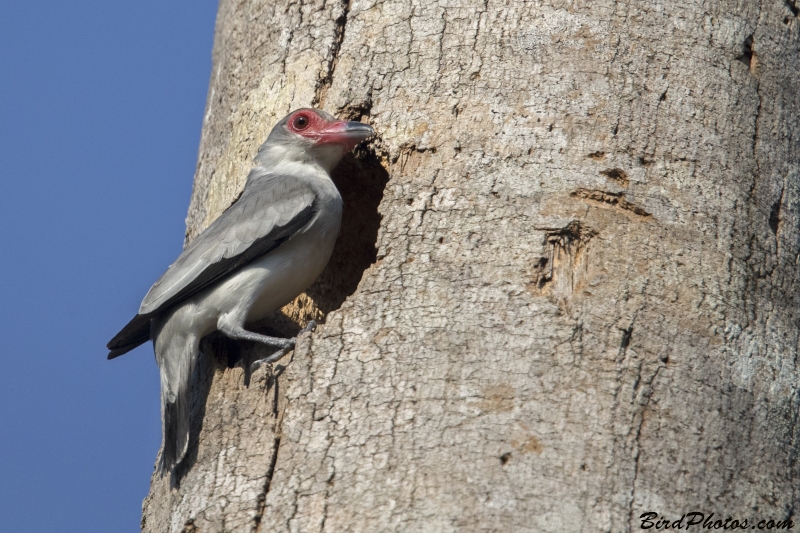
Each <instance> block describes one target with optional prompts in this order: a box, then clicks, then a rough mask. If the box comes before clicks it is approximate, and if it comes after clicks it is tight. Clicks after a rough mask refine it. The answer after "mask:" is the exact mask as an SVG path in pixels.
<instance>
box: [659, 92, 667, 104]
mask: <svg viewBox="0 0 800 533" xmlns="http://www.w3.org/2000/svg"><path fill="white" fill-rule="evenodd" d="M666 99H667V91H664V92H663V93H662V94H661V96H659V97H658V101H659V102H663V101H664V100H666Z"/></svg>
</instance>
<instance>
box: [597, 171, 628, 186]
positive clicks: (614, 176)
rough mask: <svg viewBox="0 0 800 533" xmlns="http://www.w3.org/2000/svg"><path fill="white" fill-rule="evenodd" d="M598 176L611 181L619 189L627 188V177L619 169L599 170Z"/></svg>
mask: <svg viewBox="0 0 800 533" xmlns="http://www.w3.org/2000/svg"><path fill="white" fill-rule="evenodd" d="M600 174H602V175H603V176H605V177H607V178H608V179H610V180H612V181H615V182H616V183H617V184H618V185H620V186H621V187H627V186H628V175H627V174H626V173H625V171H624V170H622V169H621V168H607V169H605V170H601V171H600Z"/></svg>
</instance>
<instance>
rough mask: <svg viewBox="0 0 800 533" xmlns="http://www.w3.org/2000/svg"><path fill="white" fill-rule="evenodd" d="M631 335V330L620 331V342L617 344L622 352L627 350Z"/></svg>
mask: <svg viewBox="0 0 800 533" xmlns="http://www.w3.org/2000/svg"><path fill="white" fill-rule="evenodd" d="M632 333H633V328H629V329H623V330H622V340H621V341H620V343H619V347H620V348H622V349H623V350H625V349H627V348H628V346H630V344H631V334H632Z"/></svg>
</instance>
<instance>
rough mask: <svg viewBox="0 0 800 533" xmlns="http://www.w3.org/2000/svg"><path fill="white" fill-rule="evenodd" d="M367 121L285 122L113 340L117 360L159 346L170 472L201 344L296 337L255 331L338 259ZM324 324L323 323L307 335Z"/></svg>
mask: <svg viewBox="0 0 800 533" xmlns="http://www.w3.org/2000/svg"><path fill="white" fill-rule="evenodd" d="M374 134H375V131H374V130H373V129H372V127H370V126H369V125H367V124H364V123H362V122H355V121H344V120H337V119H336V118H334V117H333V116H332V115H330V114H328V113H326V112H324V111H321V110H318V109H312V108H302V109H297V110H295V111H292V112H291V113H289V114H288V115H287V116H286V117H284V118H283V119H282V120H280V121H279V122H278V123H277V124H276V125H275V126H274V127H273V129H272V131H271V132H270V134H269V135H268V137H267V139H266V141H265V142H264V143H263V144H262V145H261V147H260V148H259V150H258V153H257V154H256V156H255V159H254V163H255V164H254V166H253V168H252V169H251V170H250V173H249V174H248V176H247V181H246V183H245V186H244V190H243V191H242V194H241V196H240V197H239V198H238V200H236V201H235V202H234V203H233V204H232V205H231V206H230V207H228V209H226V210H225V211H224V212H223V213H222V214H221V215H220V216H219V217H218V218H217V219H216V220H215V221H214V222H212V223H211V224H210V225H209V226H208V228H207V229H206V230H205V231H203V232H202V233H201V234H200V235H198V236H197V238H196V239H195V240H194V241H192V242H191V243H190V244H189V245H188V246H186V248H185V249H184V250H183V252H182V253H181V254H180V256H178V258H177V259H176V260H175V262H174V263H172V265H170V266H169V268H167V271H166V272H165V273H164V274H163V275H162V276H161V278H159V279H158V281H156V282H155V284H154V285H153V286H152V287H151V288H150V290H149V291H148V293H147V295H146V296H145V297H144V300H142V303H141V305H140V307H139V311H138V313H137V314H136V316H135V317H134V318H133V319H132V320H131V321H130V322H128V324H127V325H126V326H125V327H124V328H122V330H120V332H119V333H117V334H116V335H115V336H114V338H112V339H111V341H109V343H108V344H107V348H108V349H109V353H108V359H113V358H115V357H119V356H120V355H123V354H125V353H127V352H129V351H130V350H132V349H134V348H136V347H137V346H139V345H141V344H143V343H145V342H147V341H148V340H152V341H153V348H154V351H155V356H156V362H157V363H158V367H159V372H160V379H161V420H162V453H161V460H160V465H159V469H160V472H161V474H162V475H164V474H165V473H167V472H170V471H173V469H174V467H175V466H176V465H178V464H180V462H181V461H182V460H183V459H184V457H185V456H186V452H187V448H188V444H189V412H190V401H191V399H190V385H191V383H190V382H191V376H192V373H193V372H194V368H195V365H196V362H197V360H198V356H199V353H200V340H201V339H202V338H203V337H204V336H206V335H208V334H210V333H213V332H214V331H220V332H221V333H222V334H223V335H225V336H227V337H229V338H231V339H236V340H247V341H254V342H257V343H262V344H265V345H267V346H269V347H272V348H277V351H276V352H274V353H273V354H272V355H270V356H269V357H267V358H265V359H263V360H261V362H263V363H268V362H272V361H274V360H277V359H279V358H280V357H282V356H283V355H285V353H287V352H288V350H289V349H291V348H293V347H294V342H295V339H283V338H277V337H270V336H267V335H262V334H260V333H256V332H253V331H250V330H248V329H246V325H248V324H251V323H253V322H255V321H257V320H259V319H261V318H264V317H265V316H267V315H268V314H269V313H271V312H273V311H275V310H277V309H280V308H281V307H283V306H284V305H286V304H287V303H289V302H291V301H292V300H293V299H294V298H295V297H297V296H298V295H299V294H301V293H302V292H303V291H304V290H306V289H307V288H308V287H309V286H310V285H311V284H312V283H313V282H314V281H315V280H316V278H317V277H318V276H319V275H320V274H321V273H322V270H323V269H324V268H325V265H326V264H327V263H328V260H329V259H330V256H331V253H332V251H333V247H334V244H335V242H336V238H337V236H338V234H339V228H340V225H341V218H342V197H341V195H340V194H339V191H338V190H337V188H336V186H335V185H334V183H333V181H332V180H331V175H330V174H331V171H332V170H333V168H334V167H335V166H336V165H337V164H338V163H339V161H340V160H341V159H342V157H343V156H344V155H345V154H346V153H348V152H349V151H350V150H352V149H353V148H354V147H355V146H356V145H357V144H359V143H360V142H362V141H364V140H366V139H368V138H369V137H371V136H373V135H374ZM313 327H314V323H313V321H312V322H310V323H309V326H308V327H307V328H306V329H311V328H313Z"/></svg>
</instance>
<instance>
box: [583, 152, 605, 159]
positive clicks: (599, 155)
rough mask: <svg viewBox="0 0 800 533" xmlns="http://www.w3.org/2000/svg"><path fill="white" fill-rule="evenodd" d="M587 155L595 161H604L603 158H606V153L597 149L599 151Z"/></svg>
mask: <svg viewBox="0 0 800 533" xmlns="http://www.w3.org/2000/svg"><path fill="white" fill-rule="evenodd" d="M586 157H588V158H589V159H594V160H595V161H602V160H603V159H605V158H606V153H605V152H600V151H597V152H592V153H591V154H589V155H587V156H586Z"/></svg>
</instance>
